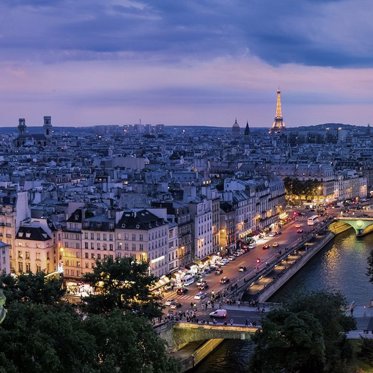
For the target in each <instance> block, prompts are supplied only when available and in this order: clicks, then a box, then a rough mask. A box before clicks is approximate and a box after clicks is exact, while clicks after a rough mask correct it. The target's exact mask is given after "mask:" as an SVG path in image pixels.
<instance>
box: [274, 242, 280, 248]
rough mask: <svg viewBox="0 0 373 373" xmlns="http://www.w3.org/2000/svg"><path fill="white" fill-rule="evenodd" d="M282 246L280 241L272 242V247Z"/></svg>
mask: <svg viewBox="0 0 373 373" xmlns="http://www.w3.org/2000/svg"><path fill="white" fill-rule="evenodd" d="M279 246H280V244H279V243H278V242H274V243H273V244H272V247H279Z"/></svg>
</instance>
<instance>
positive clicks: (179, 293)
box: [176, 288, 188, 295]
mask: <svg viewBox="0 0 373 373" xmlns="http://www.w3.org/2000/svg"><path fill="white" fill-rule="evenodd" d="M187 292H188V289H187V288H178V289H177V290H176V294H177V295H184V294H186V293H187Z"/></svg>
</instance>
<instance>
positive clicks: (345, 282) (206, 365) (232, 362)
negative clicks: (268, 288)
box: [192, 229, 373, 373]
mask: <svg viewBox="0 0 373 373" xmlns="http://www.w3.org/2000/svg"><path fill="white" fill-rule="evenodd" d="M371 250H373V234H369V235H367V236H365V237H361V238H357V237H356V236H355V233H354V231H353V230H352V229H351V230H348V231H346V232H344V233H342V234H340V235H338V236H337V237H336V238H335V239H334V240H333V241H331V242H330V243H329V244H328V245H327V246H326V247H325V248H324V249H323V250H322V251H321V252H320V253H319V254H317V255H316V256H315V257H314V258H312V260H310V261H309V262H308V263H307V265H306V266H305V267H304V268H303V269H302V270H301V271H300V272H298V273H297V274H296V275H295V276H294V277H293V278H292V279H291V280H290V281H289V282H288V283H287V284H286V285H285V286H284V287H283V288H282V289H280V290H279V291H278V292H277V293H276V294H274V296H273V297H272V298H271V299H270V301H273V302H281V301H283V300H285V299H287V298H288V297H290V296H292V295H294V294H296V293H297V292H303V291H315V290H329V291H340V292H341V293H342V294H343V295H344V296H345V297H346V299H347V302H348V303H351V302H353V301H354V302H355V303H356V304H357V305H368V304H369V303H370V300H371V299H373V284H372V283H370V282H369V279H368V277H367V276H366V272H367V258H368V256H369V253H370V251H371ZM252 351H253V345H252V344H251V343H250V342H244V341H233V340H232V341H225V342H223V343H222V344H221V345H220V346H219V347H218V348H217V349H216V350H215V351H214V352H213V353H212V354H210V355H209V356H208V357H207V358H206V359H205V360H204V361H203V362H202V363H201V364H200V365H199V366H197V367H196V368H195V369H194V370H193V371H192V372H193V373H209V372H216V373H223V372H228V371H230V370H234V372H235V373H241V372H242V373H243V372H246V373H249V371H248V369H247V365H248V362H249V359H250V354H251V353H252Z"/></svg>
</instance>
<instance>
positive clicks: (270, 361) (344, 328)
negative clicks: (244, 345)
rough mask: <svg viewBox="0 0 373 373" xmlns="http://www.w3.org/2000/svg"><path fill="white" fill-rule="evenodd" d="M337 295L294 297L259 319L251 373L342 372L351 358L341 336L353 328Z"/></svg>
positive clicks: (325, 293)
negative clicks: (259, 329)
mask: <svg viewBox="0 0 373 373" xmlns="http://www.w3.org/2000/svg"><path fill="white" fill-rule="evenodd" d="M345 307H346V301H345V299H344V298H343V297H342V296H341V295H340V294H338V293H327V292H319V293H310V294H302V295H298V296H297V297H296V298H294V299H292V300H290V301H289V302H288V303H286V304H284V305H283V306H282V307H281V308H280V309H278V310H274V311H271V312H269V313H268V314H267V316H266V317H265V318H264V320H263V326H262V330H261V331H259V332H257V334H256V335H255V337H254V341H255V342H256V344H257V345H256V350H255V354H254V356H253V358H252V360H251V367H252V369H253V371H254V372H263V373H264V372H283V371H284V372H299V373H308V372H309V373H311V372H320V373H321V372H344V371H346V369H347V368H346V367H347V363H348V361H349V360H350V359H351V358H352V350H351V347H350V345H349V344H348V342H347V340H346V337H345V333H346V332H348V331H349V330H352V329H353V328H354V327H355V322H354V320H353V319H352V317H350V316H346V315H345V312H344V309H345Z"/></svg>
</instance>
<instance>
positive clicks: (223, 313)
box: [209, 309, 228, 319]
mask: <svg viewBox="0 0 373 373" xmlns="http://www.w3.org/2000/svg"><path fill="white" fill-rule="evenodd" d="M209 315H210V317H216V318H222V319H224V318H226V317H227V315H228V312H227V310H224V309H221V310H215V311H212V312H210V314H209Z"/></svg>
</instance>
